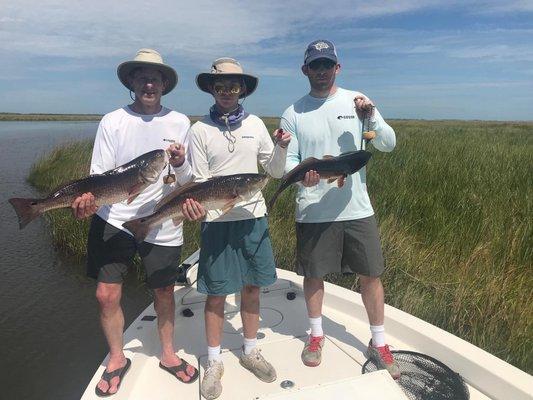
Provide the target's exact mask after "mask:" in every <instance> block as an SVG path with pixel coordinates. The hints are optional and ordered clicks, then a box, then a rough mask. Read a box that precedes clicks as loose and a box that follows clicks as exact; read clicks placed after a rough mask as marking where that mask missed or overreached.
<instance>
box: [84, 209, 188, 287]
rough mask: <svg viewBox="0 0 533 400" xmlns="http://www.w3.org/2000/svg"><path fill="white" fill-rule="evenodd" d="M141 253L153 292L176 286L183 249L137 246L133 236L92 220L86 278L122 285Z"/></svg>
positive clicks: (145, 244) (102, 222) (150, 244)
mask: <svg viewBox="0 0 533 400" xmlns="http://www.w3.org/2000/svg"><path fill="white" fill-rule="evenodd" d="M136 252H138V253H139V256H140V257H141V260H142V262H143V265H144V269H145V271H146V284H147V286H148V287H149V288H151V289H157V288H163V287H166V286H171V285H174V283H175V282H176V278H177V276H178V266H179V263H180V256H181V246H158V245H155V244H152V243H148V242H142V243H139V244H137V243H136V242H135V240H134V239H133V236H131V235H130V234H128V233H126V232H124V231H122V230H120V229H118V228H115V227H114V226H113V225H111V224H108V223H107V222H106V221H104V220H103V219H102V218H100V217H99V216H98V215H95V216H93V218H92V221H91V227H90V229H89V239H88V240H87V276H89V277H91V278H94V279H96V280H97V281H98V282H104V283H122V281H123V278H124V276H125V275H126V274H127V273H128V267H129V266H131V265H132V262H133V257H134V256H135V253H136Z"/></svg>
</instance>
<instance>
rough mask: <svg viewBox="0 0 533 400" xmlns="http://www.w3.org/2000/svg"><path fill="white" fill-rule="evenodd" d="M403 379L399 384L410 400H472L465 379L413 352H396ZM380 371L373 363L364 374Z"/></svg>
mask: <svg viewBox="0 0 533 400" xmlns="http://www.w3.org/2000/svg"><path fill="white" fill-rule="evenodd" d="M391 353H392V354H393V355H394V359H395V360H396V362H397V363H398V365H399V367H400V371H401V376H400V378H399V379H397V380H396V382H397V383H398V384H399V385H400V387H401V388H402V389H403V391H404V392H405V394H406V395H407V397H408V398H409V399H410V400H468V399H469V398H470V394H469V393H468V388H467V387H466V385H465V383H464V382H463V379H462V378H461V376H460V375H459V374H458V373H456V372H454V371H452V370H451V369H450V368H448V367H447V366H446V365H444V364H443V363H441V362H440V361H438V360H436V359H434V358H433V357H430V356H427V355H425V354H420V353H415V352H412V351H403V350H399V351H392V352H391ZM377 369H378V368H377V366H376V364H375V363H374V362H373V361H372V360H368V361H367V362H366V363H365V364H364V365H363V374H365V373H368V372H373V371H376V370H377Z"/></svg>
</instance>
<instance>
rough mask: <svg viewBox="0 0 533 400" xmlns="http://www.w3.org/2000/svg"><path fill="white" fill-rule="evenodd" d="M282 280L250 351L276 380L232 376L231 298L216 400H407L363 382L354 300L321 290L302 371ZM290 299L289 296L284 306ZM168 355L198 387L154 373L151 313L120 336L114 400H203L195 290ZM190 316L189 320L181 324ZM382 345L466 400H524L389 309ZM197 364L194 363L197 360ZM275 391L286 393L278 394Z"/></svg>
mask: <svg viewBox="0 0 533 400" xmlns="http://www.w3.org/2000/svg"><path fill="white" fill-rule="evenodd" d="M278 276H279V278H280V279H278V281H277V282H276V283H275V284H274V285H272V286H270V287H269V288H266V289H265V290H264V291H263V293H262V295H261V326H260V330H259V335H258V336H259V340H258V346H259V347H260V348H261V349H262V353H263V355H264V356H265V358H266V359H267V360H269V361H270V362H271V363H272V365H273V366H274V367H275V369H276V371H277V376H278V378H277V380H276V381H275V382H273V383H264V382H261V381H259V380H258V379H257V378H256V377H255V376H253V375H252V374H251V373H250V372H249V371H247V370H246V369H244V368H243V367H241V366H240V364H239V361H238V356H239V354H240V347H241V345H242V324H241V319H240V314H239V307H238V304H239V302H240V298H239V296H228V298H227V304H226V321H225V324H224V337H223V342H222V349H223V354H222V358H223V361H224V370H225V371H224V376H223V378H222V385H223V392H222V395H221V396H220V397H219V399H220V400H228V399H231V400H239V399H243V400H244V399H247V400H251V399H254V400H263V399H277V400H288V399H291V400H304V399H318V398H320V399H328V398H331V399H344V398H346V399H347V398H350V399H357V400H366V399H384V400H385V399H390V400H405V399H407V397H406V396H405V395H404V394H403V392H402V391H401V389H399V387H398V385H397V384H396V383H395V382H394V380H392V378H390V376H389V375H388V374H387V373H385V372H384V371H378V372H374V373H370V374H365V375H362V374H361V367H362V364H363V363H364V362H365V361H366V359H365V356H364V351H365V349H366V346H367V343H368V340H369V338H370V332H369V328H368V322H367V318H366V312H365V310H364V307H363V304H362V301H361V298H360V295H358V294H357V293H355V292H351V291H349V290H346V289H343V288H340V287H338V286H335V285H331V284H326V296H325V303H324V309H323V323H324V330H325V332H326V334H327V340H326V344H325V346H324V351H323V360H322V364H321V365H320V366H318V367H316V368H309V367H306V366H304V365H303V363H302V362H301V359H300V353H301V350H302V348H303V345H304V341H305V339H306V337H307V332H306V330H307V328H308V319H307V313H306V309H305V301H304V298H303V293H302V289H301V278H300V277H298V276H296V275H295V274H293V273H291V272H288V271H284V270H278ZM288 292H294V293H296V298H295V299H294V300H288V299H287V296H286V294H287V293H288ZM175 296H176V305H177V306H176V324H175V326H176V328H175V345H176V348H177V349H179V352H178V354H179V356H180V357H184V358H185V359H186V360H188V361H189V362H191V363H195V365H196V366H197V367H198V368H200V370H201V371H200V373H201V376H200V379H198V380H197V381H196V382H195V383H193V384H190V385H186V384H183V383H181V382H179V381H178V380H177V379H176V378H173V377H172V375H170V374H169V373H167V372H165V371H163V370H161V369H160V368H159V366H158V364H159V360H158V355H159V339H158V335H157V322H156V320H152V321H146V320H145V321H143V320H142V318H143V317H144V316H146V315H152V316H155V312H154V309H153V306H152V305H151V306H149V307H148V308H147V309H146V310H145V311H144V312H143V313H142V314H141V315H140V316H139V318H137V319H136V320H135V321H134V322H133V323H132V324H131V326H130V327H129V328H128V330H127V331H126V333H125V343H126V345H125V351H126V356H127V357H129V358H130V359H131V360H132V367H131V370H130V371H129V372H128V374H127V376H126V377H125V379H124V383H123V384H122V386H121V388H120V391H119V392H118V393H117V394H116V395H115V396H113V399H116V400H120V399H130V400H132V399H151V400H152V399H153V400H155V399H169V400H170V399H201V396H200V382H201V377H202V376H203V367H204V366H205V364H206V359H207V357H206V340H205V332H204V320H203V307H204V300H205V296H203V295H201V294H199V293H198V292H196V290H195V288H194V287H178V288H177V290H176V292H175ZM186 308H189V309H190V310H191V311H192V312H193V313H194V315H193V316H192V317H185V316H184V315H182V311H183V310H184V309H186ZM385 313H386V321H385V326H386V330H387V331H386V334H387V341H388V343H389V344H390V345H392V346H393V348H394V349H402V350H413V351H418V352H421V353H425V354H428V355H430V356H432V357H435V358H437V359H438V360H440V361H442V362H444V363H445V364H447V365H448V366H449V367H450V368H452V369H453V370H455V371H456V372H459V373H460V374H461V375H462V376H463V378H464V379H465V381H466V382H467V384H468V387H469V390H470V398H471V399H472V400H486V399H498V400H526V399H527V400H531V399H533V377H531V376H530V375H528V374H526V373H524V372H522V371H520V370H519V369H517V368H514V367H512V366H511V365H509V364H507V363H505V362H503V361H502V360H499V359H498V358H496V357H494V356H492V355H490V354H489V353H487V352H485V351H483V350H481V349H479V348H477V347H475V346H473V345H471V344H469V343H468V342H465V341H463V340H461V339H459V338H457V337H455V336H453V335H451V334H449V333H447V332H445V331H443V330H441V329H439V328H436V327H434V326H432V325H430V324H427V323H425V322H424V321H421V320H419V319H417V318H415V317H413V316H411V315H409V314H406V313H403V312H402V311H400V310H397V309H394V308H392V307H389V306H387V308H386V312H385ZM198 356H199V357H198ZM104 365H105V360H104V361H103V363H102V365H101V366H100V367H99V368H98V370H97V371H96V373H95V376H94V377H93V379H92V380H91V382H90V383H89V386H88V387H87V390H86V392H85V393H84V395H83V397H82V399H96V398H98V397H96V395H95V394H94V386H95V385H96V383H97V382H98V380H99V377H100V375H101V373H102V371H103V369H104ZM283 381H291V382H292V383H293V386H292V387H290V388H282V385H281V383H282V382H283Z"/></svg>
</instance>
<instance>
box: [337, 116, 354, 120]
mask: <svg viewBox="0 0 533 400" xmlns="http://www.w3.org/2000/svg"><path fill="white" fill-rule="evenodd" d="M337 119H355V115H339V116H338V117H337Z"/></svg>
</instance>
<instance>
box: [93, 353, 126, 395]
mask: <svg viewBox="0 0 533 400" xmlns="http://www.w3.org/2000/svg"><path fill="white" fill-rule="evenodd" d="M130 366H131V360H130V359H129V358H126V365H124V366H123V367H122V368H117V369H116V370H114V371H111V372H107V371H106V370H104V373H103V374H102V379H103V380H104V381H106V382H107V384H108V385H109V387H108V388H107V390H108V391H109V388H111V383H110V382H111V379H113V378H114V377H115V376H118V377H119V378H120V382H119V383H118V386H117V391H116V392H115V393H109V392H104V391H103V390H102V389H100V388H99V387H98V386H96V387H95V388H94V392H95V393H96V395H97V396H98V397H109V396H113V395H114V394H117V393H118V391H119V389H120V385H121V384H122V380H123V379H124V376H126V372H128V370H129V369H130Z"/></svg>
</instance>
